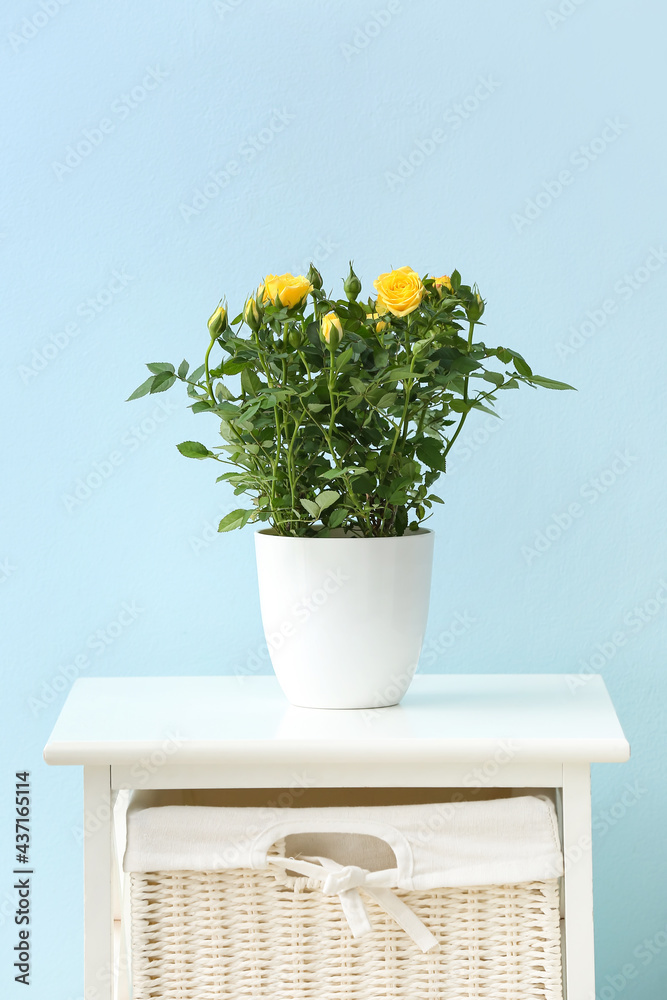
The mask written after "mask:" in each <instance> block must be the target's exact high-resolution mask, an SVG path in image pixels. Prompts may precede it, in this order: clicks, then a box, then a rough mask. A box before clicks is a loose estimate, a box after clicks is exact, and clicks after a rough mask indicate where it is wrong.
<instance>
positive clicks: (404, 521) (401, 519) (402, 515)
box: [394, 507, 408, 535]
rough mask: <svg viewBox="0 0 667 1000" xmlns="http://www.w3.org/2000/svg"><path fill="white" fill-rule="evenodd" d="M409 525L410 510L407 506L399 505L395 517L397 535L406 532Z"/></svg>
mask: <svg viewBox="0 0 667 1000" xmlns="http://www.w3.org/2000/svg"><path fill="white" fill-rule="evenodd" d="M407 526H408V512H407V510H406V509H405V507H399V508H398V510H397V511H396V517H395V519H394V527H395V529H396V534H397V535H403V534H405V529H406V528H407Z"/></svg>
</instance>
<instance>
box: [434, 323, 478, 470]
mask: <svg viewBox="0 0 667 1000" xmlns="http://www.w3.org/2000/svg"><path fill="white" fill-rule="evenodd" d="M474 329H475V322H474V320H472V319H471V320H470V321H469V328H468V350H469V351H470V349H471V348H472V335H473V330H474ZM469 382H470V376H469V375H466V376H465V378H464V386H463V401H464V403H467V402H468V383H469ZM469 412H470V411H469V410H466V412H465V413H462V414H461V419H460V420H459V425H458V427H457V428H456V430H455V431H454V434H453V435H452V436H451V438H450V439H449V441H448V442H447V447H446V448H445V450H444V451H443V453H442V456H443V458H446V457H447V455H448V454H449V452H450V450H451V447H452V445H453V444H454V442H455V441H456V439H457V437H458V436H459V434H460V433H461V431H462V430H463V425H464V423H465V422H466V417H467V416H468V413H469Z"/></svg>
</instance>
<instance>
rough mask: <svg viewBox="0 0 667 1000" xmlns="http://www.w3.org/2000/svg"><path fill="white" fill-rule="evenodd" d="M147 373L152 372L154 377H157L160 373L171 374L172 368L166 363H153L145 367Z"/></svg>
mask: <svg viewBox="0 0 667 1000" xmlns="http://www.w3.org/2000/svg"><path fill="white" fill-rule="evenodd" d="M146 367H147V368H148V370H149V372H153V373H154V374H155V375H159V374H160V372H173V371H174V366H173V365H170V364H169V362H168V361H153V362H152V364H150V365H146Z"/></svg>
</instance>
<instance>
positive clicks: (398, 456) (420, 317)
mask: <svg viewBox="0 0 667 1000" xmlns="http://www.w3.org/2000/svg"><path fill="white" fill-rule="evenodd" d="M374 287H375V294H374V295H373V296H371V297H370V298H369V299H368V300H367V301H366V302H362V301H359V296H360V292H361V282H360V281H359V278H358V277H357V275H356V274H355V273H354V270H353V268H352V265H350V272H349V275H348V277H347V279H346V281H345V283H344V286H343V288H344V292H345V298H338V299H334V298H332V297H331V295H330V294H328V293H327V292H325V291H324V290H323V287H322V278H321V276H320V274H319V272H318V271H317V270H316V269H315V268H314V267H311V269H310V271H309V273H308V275H307V276H306V277H304V276H302V275H299V276H296V277H295V276H293V275H291V274H282V275H272V274H270V275H267V277H266V278H265V279H264V282H263V283H262V285H260V287H259V289H258V290H257V292H256V293H254V294H253V295H251V296H250V297H249V298H248V299H247V300H246V303H245V306H244V308H243V311H242V313H240V314H239V315H238V316H237V317H236V318H235V319H233V320H231V321H230V320H229V318H228V314H227V309H226V306H225V305H224V304H222V305H219V306H218V308H217V309H216V310H215V312H214V313H213V315H212V316H211V318H210V319H209V321H208V330H209V342H208V346H207V348H206V352H205V356H204V362H203V364H202V365H200V366H199V367H198V368H196V369H195V370H193V371H191V370H190V367H189V365H188V363H187V362H186V361H183V362H182V363H181V364H180V365H179V367H178V368H175V367H174V366H173V365H171V364H168V363H155V364H149V365H148V368H149V371H150V376H149V378H148V379H147V380H146V381H145V382H144V383H143V384H142V385H141V386H139V388H138V389H136V390H135V392H133V393H132V395H131V396H130V399H136V398H138V397H140V396H143V395H145V394H147V393H156V392H163V391H165V390H166V389H169V388H170V387H171V386H172V385H173V384H174V383H175V382H178V381H180V382H183V383H184V384H185V385H186V386H187V392H188V395H189V397H190V399H191V403H190V406H191V409H192V411H193V412H194V413H206V414H209V415H211V416H213V417H215V418H216V420H217V421H218V426H219V429H220V436H221V440H220V441H219V443H218V444H211V445H210V446H209V445H205V444H201V443H199V442H198V441H184V442H183V443H182V444H179V445H178V449H179V451H180V452H181V454H182V455H184V456H186V457H187V458H194V459H202V460H210V461H213V462H216V463H218V464H222V465H224V466H225V469H224V470H221V474H220V476H219V477H218V480H222V481H224V482H227V483H229V484H230V485H231V486H232V487H233V489H234V493H235V494H237V495H239V496H243V497H245V498H246V503H245V504H244V505H243V506H240V507H239V508H238V509H236V510H234V511H232V512H231V513H230V514H227V516H226V517H224V518H223V519H222V521H221V522H220V527H219V530H220V531H230V530H232V529H234V528H241V527H243V526H244V525H245V524H247V523H255V524H263V525H264V526H265V527H264V528H262V530H260V531H258V532H256V534H255V540H256V554H257V567H258V577H259V586H260V603H261V609H262V619H263V623H264V630H265V635H266V639H267V643H268V645H269V650H270V653H271V659H272V663H273V666H274V669H275V671H276V674H277V676H278V679H279V681H280V683H281V685H282V687H283V690H284V691H285V693H286V695H287V697H288V698H289V699H290V700H291V701H292V702H293V703H295V704H297V705H302V706H307V707H316V708H318V707H319V708H362V707H380V706H384V705H390V704H395V703H397V702H398V701H399V700H400V698H401V697H402V696H403V694H404V693H405V691H406V689H407V687H408V685H409V683H410V681H411V679H412V676H413V674H414V671H415V668H416V666H417V661H418V658H419V653H420V649H421V644H422V639H423V634H424V630H425V627H426V617H427V611H428V601H429V590H430V579H431V565H432V555H433V532H431V531H428V530H427V529H425V528H424V527H423V524H424V522H425V521H427V520H428V518H429V517H430V516H431V512H432V506H433V504H435V503H442V502H443V501H442V499H441V498H440V497H439V496H438V495H437V494H436V493H434V492H433V488H434V485H435V483H436V480H437V479H438V478H439V476H440V475H441V474H442V473H444V472H445V471H446V463H447V456H448V454H449V452H450V450H451V448H452V447H453V445H454V443H455V441H456V439H457V437H458V436H459V434H460V433H461V429H462V428H463V425H464V424H465V421H466V419H467V418H468V414H469V413H470V412H471V411H473V410H480V411H482V412H484V413H493V412H494V410H493V407H494V404H495V403H496V400H497V396H498V393H499V392H504V391H506V390H508V389H516V388H517V387H518V386H519V384H520V383H522V382H523V383H526V384H528V385H532V386H544V387H546V388H551V389H569V388H571V386H568V385H565V384H564V383H562V382H555V381H553V380H551V379H547V378H543V377H541V376H538V375H534V374H533V372H532V370H531V368H530V367H529V365H528V364H527V362H526V361H525V360H524V358H523V357H522V356H521V355H520V354H518V353H517V352H516V351H514V350H512V349H511V348H508V347H490V346H487V344H485V343H484V342H482V341H481V340H478V339H477V338H476V336H475V332H476V327H477V326H478V325H480V324H481V320H482V316H483V314H484V301H483V299H482V297H481V296H480V294H479V291H478V290H477V287H476V286H472V287H471V286H470V285H465V284H463V283H462V281H461V277H460V275H459V273H458V272H457V271H453V272H452V274H451V276H448V275H443V276H441V277H430V276H427V277H424V278H420V277H419V275H418V274H417V273H416V272H415V271H413V270H412V269H411V268H409V267H402V268H399V269H397V270H393V271H390V272H388V273H385V274H381V275H380V276H379V277H378V279H377V280H376V281H375V282H374ZM482 325H483V324H482Z"/></svg>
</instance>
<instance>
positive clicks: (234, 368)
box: [222, 358, 248, 375]
mask: <svg viewBox="0 0 667 1000" xmlns="http://www.w3.org/2000/svg"><path fill="white" fill-rule="evenodd" d="M247 364H248V362H247V361H235V360H234V358H230V359H229V361H225V363H224V365H222V372H223V374H224V375H238V373H239V372H242V371H243V369H244V368H245V366H246V365H247Z"/></svg>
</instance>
